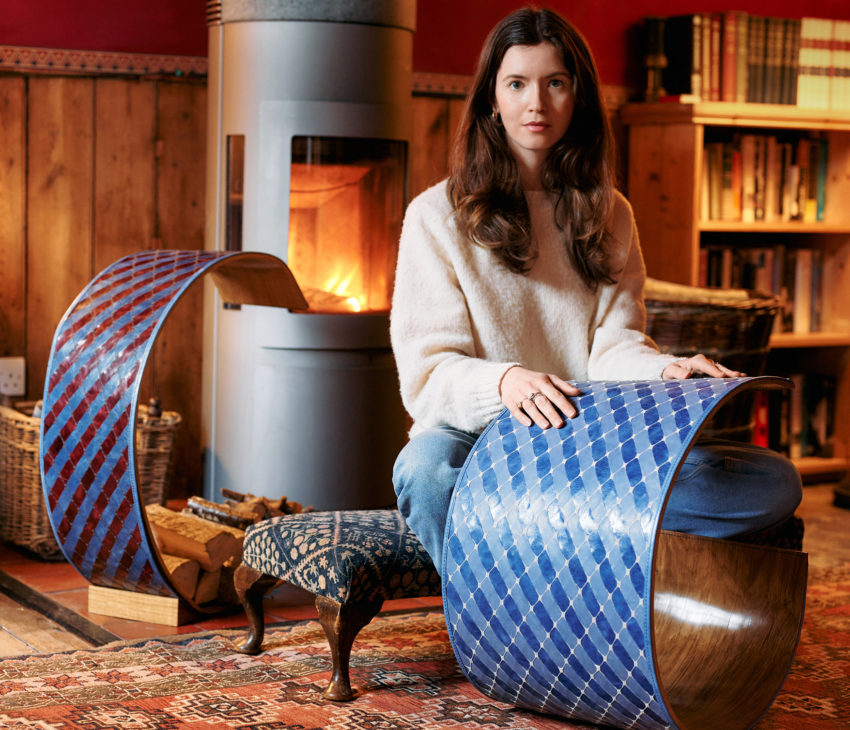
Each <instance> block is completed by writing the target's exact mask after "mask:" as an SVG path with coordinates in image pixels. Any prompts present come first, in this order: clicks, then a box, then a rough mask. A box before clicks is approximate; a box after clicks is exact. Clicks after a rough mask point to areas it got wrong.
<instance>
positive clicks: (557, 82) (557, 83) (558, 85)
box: [549, 79, 564, 89]
mask: <svg viewBox="0 0 850 730" xmlns="http://www.w3.org/2000/svg"><path fill="white" fill-rule="evenodd" d="M563 85H564V82H563V81H561V79H552V80H551V81H550V82H549V86H551V87H552V88H553V89H560V88H561V87H562V86H563Z"/></svg>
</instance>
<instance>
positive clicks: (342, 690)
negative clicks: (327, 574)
mask: <svg viewBox="0 0 850 730" xmlns="http://www.w3.org/2000/svg"><path fill="white" fill-rule="evenodd" d="M382 605H383V601H372V602H365V601H364V602H361V603H352V604H345V605H343V604H341V603H338V602H337V601H334V600H332V599H330V598H325V597H324V596H316V610H317V611H318V612H319V621H320V622H321V624H322V628H323V629H324V630H325V635H326V636H327V637H328V644H329V645H330V649H331V658H332V660H333V675H332V676H331V681H330V683H329V684H328V688H327V689H326V690H325V691H324V692H323V693H322V694H323V695H324V696H325V698H327V699H329V700H334V701H336V702H347V701H348V700H351V699H354V692H352V690H351V682H350V680H349V678H348V668H349V664H348V663H349V659H350V658H351V647H352V645H353V644H354V639H355V637H356V636H357V634H358V633H359V631H360V629H362V628H363V627H364V626H365V625H366V624H368V623H369V622H370V621H371V620H372V619H373V618H375V616H377V615H378V612H379V611H380V610H381V606H382Z"/></svg>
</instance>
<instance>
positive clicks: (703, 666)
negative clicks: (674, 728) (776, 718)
mask: <svg viewBox="0 0 850 730" xmlns="http://www.w3.org/2000/svg"><path fill="white" fill-rule="evenodd" d="M656 546H657V554H656V559H655V576H654V577H655V590H654V593H653V598H652V601H653V619H654V620H653V624H652V627H653V633H652V641H653V646H654V654H655V660H656V666H657V669H658V678H659V684H660V687H661V691H662V692H663V694H664V696H665V697H666V700H667V704H668V707H669V708H670V709H671V710H672V711H673V713H674V715H675V717H676V718H677V719H678V721H679V725H680V726H681V727H684V728H689V729H693V730H714V728H720V727H722V728H739V727H740V728H746V727H750V726H751V725H753V723H755V721H756V720H757V719H758V718H759V717H760V716H761V715H762V714H763V713H764V711H765V710H767V708H768V707H769V706H770V704H771V703H772V702H773V699H774V697H775V696H776V694H777V692H778V691H779V688H780V687H781V686H782V683H783V682H784V681H785V676H786V675H787V673H788V669H789V667H790V666H791V661H792V659H793V658H794V652H795V650H796V647H797V641H798V639H799V633H800V626H801V625H802V621H803V610H804V607H805V603H806V574H807V556H806V554H805V553H801V552H796V551H792V550H780V549H777V548H770V547H762V546H758V545H745V544H743V543H736V542H731V541H728V540H712V539H710V538H706V537H698V536H694V535H683V534H681V533H677V532H665V531H662V532H661V534H660V535H659V536H658V540H657V542H656Z"/></svg>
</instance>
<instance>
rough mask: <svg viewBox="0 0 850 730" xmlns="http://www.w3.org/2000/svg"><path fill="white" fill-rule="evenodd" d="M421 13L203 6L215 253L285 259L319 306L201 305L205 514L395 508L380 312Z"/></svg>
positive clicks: (297, 4) (377, 4)
mask: <svg viewBox="0 0 850 730" xmlns="http://www.w3.org/2000/svg"><path fill="white" fill-rule="evenodd" d="M415 15H416V3H415V0H370V2H368V3H364V2H362V1H358V0H350V1H348V2H346V1H345V0H230V1H228V0H221V2H209V3H208V21H209V85H208V88H209V120H208V153H207V156H208V172H207V228H206V240H207V248H210V249H216V250H234V251H239V250H250V251H262V252H266V253H271V254H274V255H275V256H278V257H279V258H281V259H283V260H284V261H285V262H286V263H287V265H288V266H289V267H290V269H291V270H292V272H293V274H294V275H295V278H296V280H297V281H298V284H299V286H300V287H301V289H302V291H303V292H304V295H305V297H306V299H307V301H308V303H309V309H308V310H305V311H303V312H290V311H286V310H277V309H273V308H269V307H256V306H253V307H252V306H243V307H241V308H226V307H225V306H224V305H222V304H221V303H220V302H215V303H212V302H208V305H209V306H207V307H206V310H207V311H208V312H210V313H211V314H210V316H209V317H207V319H206V321H205V349H204V365H205V367H204V426H205V435H204V436H205V438H204V442H205V457H206V460H205V485H204V492H205V495H206V496H208V497H209V498H211V499H218V498H219V497H220V492H221V489H222V488H225V487H226V488H231V489H236V490H237V491H242V492H246V491H248V492H253V493H254V494H259V495H267V496H280V495H281V494H286V495H287V496H288V497H290V498H291V499H294V500H297V501H299V502H303V503H305V504H310V505H313V506H315V507H316V508H317V509H330V508H340V509H348V508H367V507H380V506H388V505H390V504H392V503H393V502H394V495H393V492H392V485H391V481H390V479H391V469H392V464H393V461H394V459H395V456H396V454H397V453H398V450H399V449H400V448H401V446H402V445H403V443H404V439H405V418H404V411H403V408H402V405H401V401H400V397H399V393H398V384H397V376H396V371H395V363H394V360H393V358H392V352H391V350H390V346H389V333H388V332H389V321H388V319H389V318H388V311H389V306H390V300H391V296H392V285H393V275H394V271H395V261H396V251H397V244H398V237H399V233H400V230H401V221H402V216H403V212H404V206H405V202H406V177H407V174H406V169H407V148H408V143H409V138H410V128H411V108H410V94H411V65H412V47H413V31H414V25H415ZM212 296H214V294H213V293H212V292H211V293H210V294H209V297H210V298H212Z"/></svg>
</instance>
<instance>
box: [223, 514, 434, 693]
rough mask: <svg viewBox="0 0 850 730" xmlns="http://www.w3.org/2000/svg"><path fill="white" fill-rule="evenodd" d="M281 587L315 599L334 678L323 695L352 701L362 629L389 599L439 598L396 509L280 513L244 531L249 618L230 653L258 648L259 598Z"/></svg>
mask: <svg viewBox="0 0 850 730" xmlns="http://www.w3.org/2000/svg"><path fill="white" fill-rule="evenodd" d="M281 583H288V584H290V585H294V586H298V587H299V588H303V589H305V590H307V591H309V592H310V593H313V594H314V595H315V596H316V610H317V611H318V613H319V621H320V622H321V624H322V627H323V628H324V630H325V634H326V635H327V637H328V644H329V645H330V650H331V658H332V661H333V674H332V676H331V681H330V683H329V684H328V687H327V689H326V690H325V692H324V696H325V697H326V698H327V699H330V700H336V701H347V700H350V699H352V698H353V697H354V692H353V691H352V689H351V683H350V681H349V676H348V668H349V659H350V656H351V647H352V645H353V643H354V639H355V638H356V636H357V634H358V632H359V631H360V629H362V628H363V627H364V626H366V625H367V624H368V623H369V622H370V621H371V620H372V619H373V618H374V617H375V616H376V615H377V614H378V612H379V611H380V610H381V606H382V605H383V603H384V601H386V600H388V599H394V598H415V597H423V596H439V595H440V593H441V586H440V576H439V574H438V573H437V571H436V570H435V569H434V564H433V563H432V562H431V559H430V557H429V556H428V553H426V552H425V549H424V548H423V547H422V544H421V543H420V542H419V540H418V539H417V537H416V536H415V535H414V534H413V533H412V532H411V531H410V530H409V528H408V527H407V525H406V524H405V522H404V519H403V518H402V516H401V515H400V514H399V513H398V512H397V511H395V510H348V511H342V512H307V513H303V514H296V515H284V516H281V517H276V518H274V519H271V520H265V521H263V522H259V523H257V524H256V525H252V526H251V527H249V528H248V530H247V531H246V533H245V542H244V545H243V548H242V564H241V565H240V566H239V568H237V570H236V573H235V575H234V585H235V588H236V593H237V595H238V596H239V600H240V601H241V602H242V606H243V607H244V609H245V613H246V614H247V616H248V621H249V635H248V636H247V637H246V639H245V640H244V641H242V642H240V643H239V644H238V645H237V646H236V647H235V648H236V649H237V651H241V652H243V653H246V654H257V653H259V652H260V651H261V650H262V643H263V634H264V622H263V596H264V595H265V594H266V593H267V592H268V591H269V590H271V589H272V588H274V587H275V586H277V585H279V584H281Z"/></svg>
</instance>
